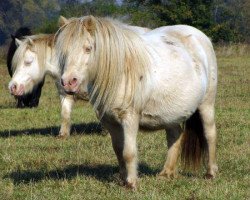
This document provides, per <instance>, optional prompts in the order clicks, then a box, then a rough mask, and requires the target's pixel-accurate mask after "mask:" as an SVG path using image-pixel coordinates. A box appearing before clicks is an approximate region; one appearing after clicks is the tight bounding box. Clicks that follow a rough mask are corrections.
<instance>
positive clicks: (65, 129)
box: [58, 95, 74, 138]
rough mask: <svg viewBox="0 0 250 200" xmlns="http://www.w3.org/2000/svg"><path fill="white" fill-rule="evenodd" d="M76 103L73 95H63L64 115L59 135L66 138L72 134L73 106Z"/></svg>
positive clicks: (62, 115)
mask: <svg viewBox="0 0 250 200" xmlns="http://www.w3.org/2000/svg"><path fill="white" fill-rule="evenodd" d="M73 105H74V98H73V96H72V95H66V96H62V97H61V106H62V111H61V117H62V124H61V128H60V132H59V135H58V137H60V138H66V137H68V136H69V135H70V126H71V124H70V117H71V111H72V106H73Z"/></svg>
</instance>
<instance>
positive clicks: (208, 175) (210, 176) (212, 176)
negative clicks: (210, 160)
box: [204, 174, 215, 180]
mask: <svg viewBox="0 0 250 200" xmlns="http://www.w3.org/2000/svg"><path fill="white" fill-rule="evenodd" d="M204 178H205V179H209V180H210V179H214V178H215V176H214V175H212V174H205V176H204Z"/></svg>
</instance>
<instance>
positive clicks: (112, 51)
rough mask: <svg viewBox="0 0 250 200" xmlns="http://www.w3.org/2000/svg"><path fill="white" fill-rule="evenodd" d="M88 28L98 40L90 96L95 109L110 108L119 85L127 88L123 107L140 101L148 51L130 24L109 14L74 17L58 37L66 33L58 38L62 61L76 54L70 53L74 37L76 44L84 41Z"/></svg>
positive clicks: (144, 80)
mask: <svg viewBox="0 0 250 200" xmlns="http://www.w3.org/2000/svg"><path fill="white" fill-rule="evenodd" d="M90 20H91V22H89V21H90ZM87 31H88V32H89V33H90V35H91V36H92V38H93V40H94V44H95V48H94V50H93V51H92V52H91V55H90V61H89V65H90V66H89V69H90V70H91V71H90V81H91V85H92V88H91V91H90V97H91V101H92V104H93V105H94V107H95V109H97V110H98V112H99V114H100V115H102V114H103V113H104V112H105V111H106V110H107V109H109V108H111V106H112V104H113V102H114V100H115V98H116V97H117V93H118V89H125V93H124V97H123V102H122V105H120V106H119V107H120V108H124V109H125V108H126V107H128V106H130V105H131V104H140V103H141V95H140V94H141V91H140V92H138V90H141V89H142V88H143V86H144V84H145V83H146V80H147V74H148V73H147V70H148V65H149V55H148V52H147V50H146V48H145V44H144V42H143V41H142V39H141V38H140V36H139V35H138V34H137V33H136V32H134V31H132V30H131V29H129V28H127V25H125V24H122V23H120V22H118V21H114V20H112V19H110V18H94V17H93V16H87V17H83V18H77V19H74V20H72V21H71V22H70V23H68V24H67V25H66V26H65V27H63V28H62V30H61V33H59V37H60V34H63V37H60V38H58V39H59V40H58V41H57V44H58V46H57V50H58V49H59V51H61V54H59V55H58V56H59V60H60V58H61V59H62V60H61V61H62V62H60V61H59V62H60V63H63V62H64V61H65V60H63V59H64V58H65V57H67V56H77V55H72V54H70V52H69V46H70V45H72V42H73V41H74V45H77V44H80V45H83V41H84V39H86V35H88V34H86V32H87ZM84 37H85V38H84ZM74 48H75V46H74ZM80 48H82V46H81V47H80ZM123 78H125V80H124V79H123ZM122 81H125V86H124V87H125V88H120V87H121V82H122Z"/></svg>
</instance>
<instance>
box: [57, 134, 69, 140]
mask: <svg viewBox="0 0 250 200" xmlns="http://www.w3.org/2000/svg"><path fill="white" fill-rule="evenodd" d="M68 137H69V135H68V134H62V133H59V135H58V136H57V139H60V140H64V139H66V138H68Z"/></svg>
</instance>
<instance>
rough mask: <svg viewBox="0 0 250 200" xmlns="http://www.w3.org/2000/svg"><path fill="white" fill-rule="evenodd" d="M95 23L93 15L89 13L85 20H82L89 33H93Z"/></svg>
mask: <svg viewBox="0 0 250 200" xmlns="http://www.w3.org/2000/svg"><path fill="white" fill-rule="evenodd" d="M95 23H96V19H95V17H94V16H92V15H90V16H89V17H88V18H87V19H86V20H84V26H85V28H86V29H87V31H88V32H89V33H90V35H93V34H94V32H95Z"/></svg>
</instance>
